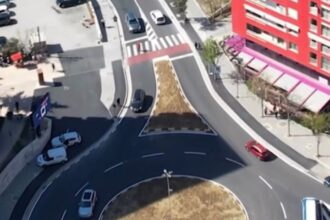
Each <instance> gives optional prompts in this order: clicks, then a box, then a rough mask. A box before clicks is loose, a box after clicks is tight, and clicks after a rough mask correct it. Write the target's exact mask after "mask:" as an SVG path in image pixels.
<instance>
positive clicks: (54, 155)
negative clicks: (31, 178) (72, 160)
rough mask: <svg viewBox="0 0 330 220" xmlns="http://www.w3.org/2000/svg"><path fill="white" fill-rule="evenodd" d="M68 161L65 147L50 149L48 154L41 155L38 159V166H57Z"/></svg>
mask: <svg viewBox="0 0 330 220" xmlns="http://www.w3.org/2000/svg"><path fill="white" fill-rule="evenodd" d="M67 160H68V157H67V155H66V150H65V147H63V146H62V147H58V148H53V149H49V150H48V151H47V152H45V153H43V154H39V155H38V157H37V164H38V166H41V167H43V166H48V165H52V164H57V163H61V162H65V161H67Z"/></svg>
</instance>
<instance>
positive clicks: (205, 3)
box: [197, 0, 230, 16]
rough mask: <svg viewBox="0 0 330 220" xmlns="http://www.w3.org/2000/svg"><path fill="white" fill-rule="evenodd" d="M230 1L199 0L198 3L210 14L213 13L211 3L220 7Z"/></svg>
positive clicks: (215, 6)
mask: <svg viewBox="0 0 330 220" xmlns="http://www.w3.org/2000/svg"><path fill="white" fill-rule="evenodd" d="M229 1H230V0H197V2H198V4H199V5H200V6H201V8H202V10H203V11H204V13H205V14H206V15H208V16H210V15H211V14H212V13H211V6H210V3H211V4H213V5H212V6H213V7H214V8H220V7H221V6H222V5H225V4H226V3H227V2H229ZM208 2H210V3H208Z"/></svg>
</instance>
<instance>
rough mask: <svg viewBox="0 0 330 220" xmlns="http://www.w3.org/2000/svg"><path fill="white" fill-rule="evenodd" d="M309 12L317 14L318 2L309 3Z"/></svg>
mask: <svg viewBox="0 0 330 220" xmlns="http://www.w3.org/2000/svg"><path fill="white" fill-rule="evenodd" d="M309 12H310V13H311V14H313V15H317V4H316V3H315V2H310V3H309Z"/></svg>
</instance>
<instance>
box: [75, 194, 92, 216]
mask: <svg viewBox="0 0 330 220" xmlns="http://www.w3.org/2000/svg"><path fill="white" fill-rule="evenodd" d="M95 203H96V191H95V190H93V189H85V190H84V192H83V194H82V196H81V200H80V203H79V208H78V214H79V217H80V218H90V217H92V216H93V211H94V206H95Z"/></svg>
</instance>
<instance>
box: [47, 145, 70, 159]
mask: <svg viewBox="0 0 330 220" xmlns="http://www.w3.org/2000/svg"><path fill="white" fill-rule="evenodd" d="M47 154H48V156H49V157H58V156H62V155H66V150H65V147H57V148H52V149H49V150H48V151H47Z"/></svg>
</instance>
